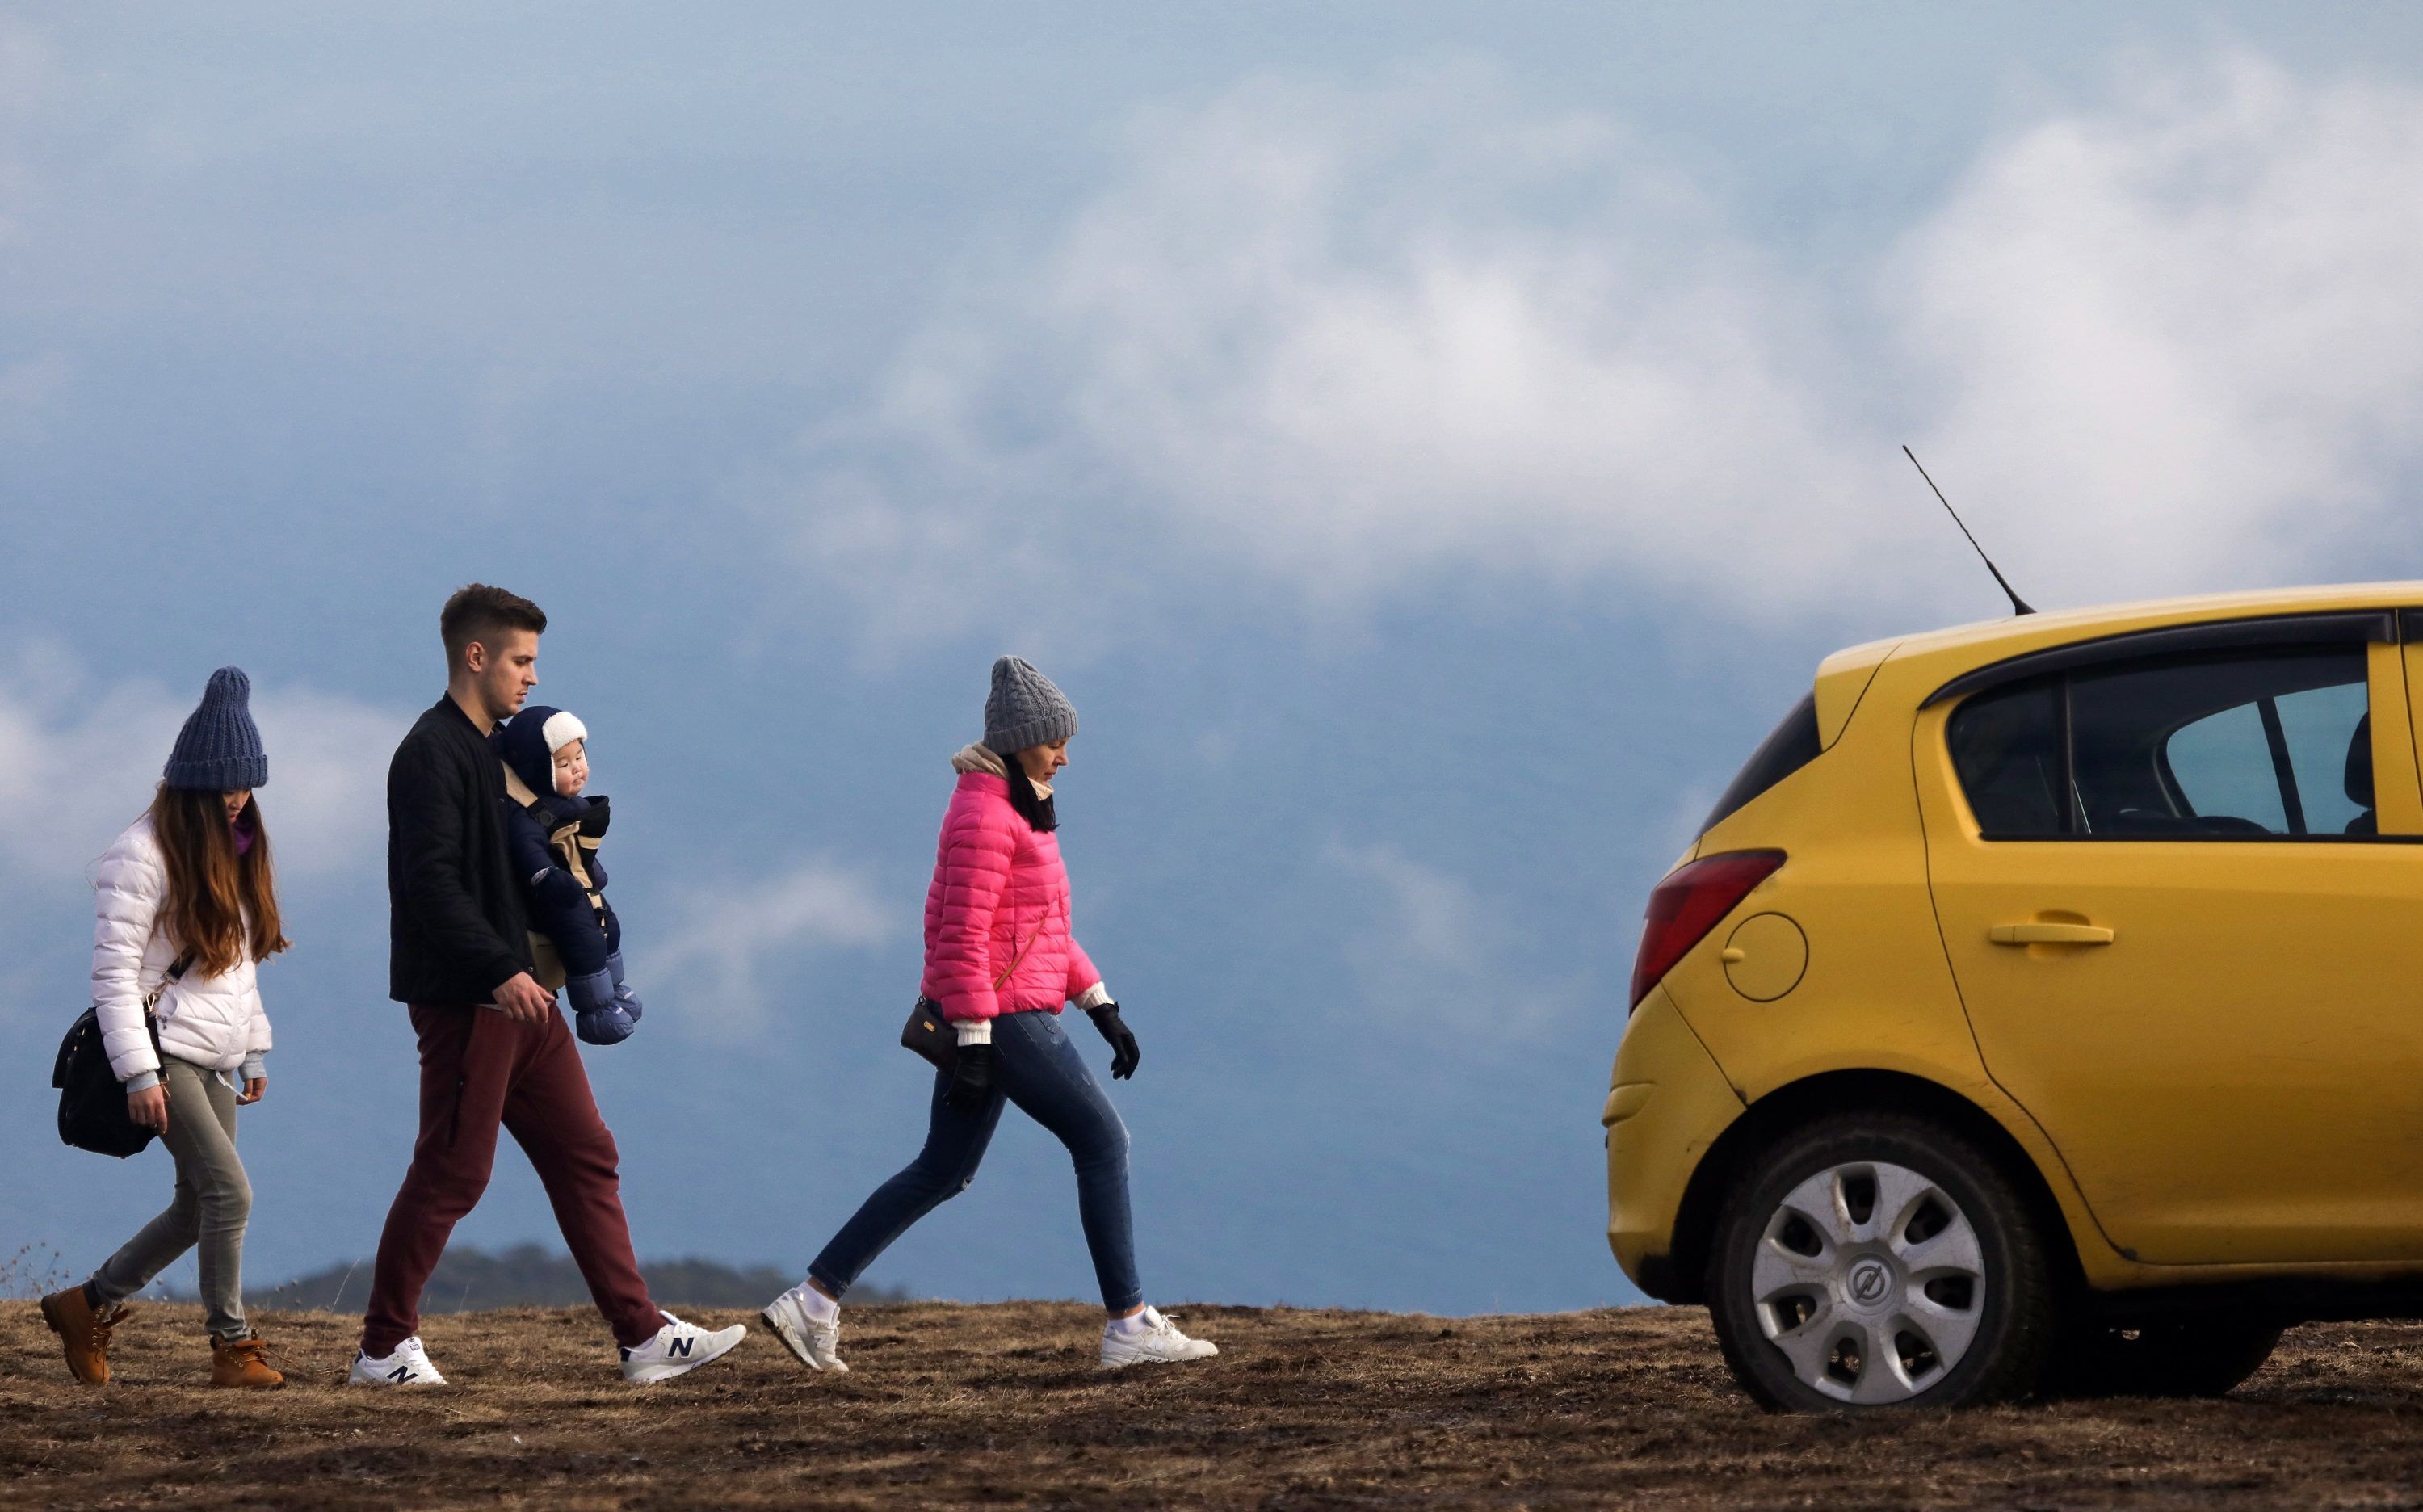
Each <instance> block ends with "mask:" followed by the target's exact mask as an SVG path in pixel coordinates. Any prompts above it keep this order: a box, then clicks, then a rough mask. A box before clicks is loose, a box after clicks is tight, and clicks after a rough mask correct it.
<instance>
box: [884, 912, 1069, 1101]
mask: <svg viewBox="0 0 2423 1512" xmlns="http://www.w3.org/2000/svg"><path fill="white" fill-rule="evenodd" d="M1042 932H1043V931H1041V930H1040V929H1038V930H1037V931H1035V933H1034V934H1030V935H1028V936H1027V937H1026V945H1021V946H1020V947H1018V953H1017V954H1016V955H1013V956H1011V957H1010V958H1009V968H1008V970H1006V971H1004V972H1003V973H1002V974H1001V975H1000V976H998V977H995V978H994V979H992V987H993V991H995V992H999V991H1001V984H1002V983H1003V982H1006V981H1007V980H1009V979H1010V976H1011V974H1012V973H1014V972H1016V971H1017V970H1018V963H1020V962H1021V961H1023V960H1025V959H1026V947H1027V946H1031V945H1033V944H1034V943H1035V942H1036V940H1037V937H1039V936H1040V935H1041V934H1042ZM900 1048H902V1049H903V1050H913V1051H915V1052H916V1053H917V1054H918V1055H921V1056H923V1057H925V1058H926V1059H928V1060H930V1061H932V1062H933V1063H934V1069H935V1070H937V1071H949V1070H951V1069H952V1068H954V1067H956V1066H957V1065H958V1063H959V1031H958V1030H957V1029H955V1028H953V1027H951V1021H950V1020H949V1019H946V1018H944V1017H943V1016H942V1004H940V1003H938V1002H936V1001H934V1000H933V999H932V998H930V997H927V996H926V995H924V994H922V993H921V994H919V995H918V996H917V1006H916V1007H915V1008H912V1009H911V1010H910V1011H909V1023H908V1027H905V1028H903V1029H902V1030H901V1031H900Z"/></svg>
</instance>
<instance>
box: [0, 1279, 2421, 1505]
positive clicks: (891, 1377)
mask: <svg viewBox="0 0 2423 1512" xmlns="http://www.w3.org/2000/svg"><path fill="white" fill-rule="evenodd" d="M1100 1316H1101V1314H1100V1313H1090V1312H1089V1311H1088V1310H1086V1309H1084V1308H1081V1307H1076V1306H1067V1305H1057V1304H1040V1303H1021V1304H1016V1305H1008V1306H998V1307H954V1306H945V1305H939V1304H920V1305H913V1306H898V1307H872V1308H863V1309H855V1310H853V1311H852V1312H851V1313H849V1314H848V1325H847V1329H846V1331H845V1332H844V1334H843V1338H842V1342H843V1346H844V1348H845V1351H846V1352H847V1356H848V1358H849V1360H850V1361H851V1363H852V1364H853V1366H854V1367H855V1369H854V1370H853V1372H852V1373H851V1374H850V1375H848V1376H846V1377H820V1376H813V1375H810V1374H809V1373H808V1372H807V1371H805V1370H803V1369H802V1368H801V1367H800V1366H799V1365H797V1364H796V1363H794V1362H793V1361H792V1360H791V1358H790V1357H789V1356H788V1355H787V1354H785V1353H784V1351H783V1350H782V1348H781V1347H780V1346H779V1345H776V1344H775V1343H774V1342H773V1340H772V1339H771V1338H769V1337H767V1336H766V1335H765V1334H764V1333H763V1331H762V1330H752V1335H751V1337H750V1339H749V1340H748V1341H747V1342H746V1343H744V1344H743V1345H741V1347H740V1348H739V1349H738V1350H737V1351H736V1352H735V1353H734V1355H733V1356H732V1357H731V1358H730V1359H728V1360H726V1361H719V1362H718V1363H716V1364H714V1365H711V1366H708V1367H706V1368H705V1369H704V1370H701V1371H699V1372H698V1373H696V1374H695V1375H693V1376H690V1377H686V1378H684V1379H682V1380H678V1381H674V1382H672V1383H670V1384H667V1385H663V1386H657V1387H648V1388H633V1387H627V1386H625V1385H623V1384H622V1383H621V1380H620V1378H619V1377H618V1376H617V1375H616V1373H615V1371H614V1368H613V1365H612V1362H611V1360H610V1352H609V1351H608V1350H607V1349H606V1348H605V1345H604V1340H603V1335H602V1330H601V1329H599V1328H598V1326H597V1324H596V1321H595V1318H594V1314H588V1313H578V1312H539V1311H526V1312H508V1313H471V1314H467V1315H464V1316H460V1317H446V1318H433V1319H431V1320H429V1321H428V1323H427V1325H426V1332H425V1334H424V1337H425V1338H426V1339H427V1341H428V1344H429V1346H430V1350H431V1353H432V1354H433V1355H434V1357H435V1358H436V1361H437V1362H438V1364H439V1365H440V1367H441V1368H443V1369H444V1370H446V1371H447V1372H448V1373H449V1374H450V1375H451V1377H453V1379H454V1381H455V1383H456V1384H455V1385H454V1386H453V1387H451V1389H449V1390H446V1391H443V1392H431V1393H397V1394H388V1393H367V1392H357V1391H348V1390H344V1389H341V1388H340V1384H339V1383H340V1380H341V1379H342V1376H343V1369H344V1364H345V1361H347V1359H348V1358H349V1355H350V1352H351V1348H352V1344H353V1335H354V1330H355V1329H356V1327H357V1326H358V1324H357V1320H356V1319H354V1318H350V1317H343V1316H338V1315H334V1314H330V1313H284V1314H264V1315H262V1316H261V1317H259V1318H257V1319H256V1322H257V1323H258V1324H259V1325H260V1326H261V1330H262V1332H263V1333H264V1334H265V1335H266V1336H267V1338H268V1339H269V1341H270V1344H271V1346H272V1357H271V1358H272V1359H273V1361H276V1362H277V1364H279V1365H280V1366H282V1367H283V1368H284V1369H285V1370H286V1371H287V1373H288V1375H289V1377H290V1378H291V1380H292V1384H291V1385H290V1386H289V1388H288V1389H287V1390H285V1391H283V1392H279V1393H274V1394H264V1395H244V1394H239V1393H230V1392H213V1391H209V1390H207V1389H203V1388H201V1387H199V1386H198V1384H197V1383H198V1382H202V1381H206V1380H207V1379H208V1377H209V1365H210V1360H209V1351H208V1349H207V1348H206V1346H205V1345H204V1344H203V1341H202V1336H201V1334H200V1332H199V1329H200V1320H199V1317H198V1313H195V1311H194V1310H192V1309H190V1308H178V1307H168V1306H154V1307H147V1308H146V1309H145V1310H144V1313H143V1315H142V1316H140V1317H138V1318H136V1319H135V1320H133V1321H132V1322H131V1323H129V1324H128V1325H127V1327H126V1328H124V1329H121V1330H120V1332H119V1342H118V1347H117V1351H116V1355H117V1364H118V1380H117V1381H116V1382H115V1383H113V1384H112V1385H110V1386H109V1387H107V1388H104V1389H101V1390H87V1389H84V1388H80V1387H78V1386H76V1385H75V1384H74V1383H73V1382H72V1381H71V1379H70V1378H69V1377H68V1375H67V1372H66V1370H65V1368H64V1367H63V1366H62V1365H61V1364H60V1362H59V1361H58V1357H57V1354H56V1351H55V1348H54V1347H53V1343H54V1341H53V1340H52V1337H51V1335H50V1334H49V1333H48V1332H47V1331H45V1330H44V1329H43V1327H42V1323H41V1319H40V1316H39V1315H38V1314H37V1313H36V1312H35V1310H34V1308H33V1306H32V1305H31V1304H29V1303H7V1304H0V1506H9V1507H21V1506H22V1507H35V1506H41V1507H74V1508H92V1507H115V1506H125V1507H142V1508H147V1509H150V1508H168V1507H189V1506H210V1507H214V1508H224V1507H295V1508H354V1507H372V1506H414V1507H420V1506H427V1507H472V1506H476V1507H482V1508H509V1507H541V1506H544V1507H617V1508H623V1507H628V1508H651V1507H688V1506H741V1507H775V1506H782V1507H800V1506H819V1507H822V1506H840V1507H911V1506H914V1507H933V1506H969V1505H985V1506H998V1505H1003V1504H1025V1505H1035V1506H1260V1507H1347V1506H1354V1507H1367V1506H1396V1505H1407V1504H1421V1503H1442V1504H1465V1505H1488V1506H1504V1507H1519V1506H1527V1505H1528V1506H1570V1505H1577V1504H1592V1505H1603V1506H1656V1507H1660V1508H1669V1507H1718V1506H1721V1507H1728V1508H1734V1507H1804V1506H1822V1507H1987V1506H1991V1507H2046V1508H2051V1507H2099V1506H2119V1505H2128V1506H2135V1507H2178V1508H2189V1507H2194V1508H2211V1507H2256V1506H2266V1507H2270V1506H2296V1507H2390V1506H2397V1507H2413V1506H2418V1505H2423V1328H2417V1327H2414V1326H2408V1325H2402V1324H2364V1325H2353V1326H2336V1325H2334V1326H2316V1327H2309V1328H2305V1329H2298V1330H2297V1331H2295V1332H2294V1333H2291V1334H2290V1335H2289V1336H2288V1341H2287V1342H2286V1343H2284V1344H2283V1345H2282V1346H2281V1348H2280V1351H2279V1352H2278V1353H2277V1354H2276V1355H2274V1356H2273V1361H2272V1362H2271V1363H2270V1364H2269V1365H2267V1366H2266V1367H2265V1368H2264V1370H2263V1371H2262V1373H2261V1374H2259V1375H2257V1377H2255V1378H2254V1379H2253V1380H2251V1381H2249V1382H2247V1384H2245V1385H2244V1386H2242V1387H2241V1388H2239V1390H2238V1391H2237V1392H2236V1393H2233V1394H2232V1395H2231V1396H2229V1397H2228V1398H2226V1399H2225V1400H2221V1401H2214V1402H2187V1403H2179V1402H2142V1401H2136V1402H2095V1403H2087V1402H2073V1403H2062V1404H2056V1405H2051V1406H2033V1407H2019V1408H2007V1409H1994V1410H1990V1411H1979V1412H1968V1413H1955V1414H1910V1415H1894V1416H1883V1417H1875V1416H1871V1417H1864V1418H1860V1419H1856V1420H1846V1419H1841V1418H1783V1417H1771V1416H1768V1415H1766V1414H1764V1413H1762V1412H1760V1411H1758V1410H1757V1409H1754V1408H1752V1407H1751V1406H1750V1403H1749V1402H1748V1401H1747V1400H1746V1399H1745V1398H1744V1397H1743V1396H1742V1395H1741V1394H1740V1393H1738V1392H1736V1391H1735V1390H1734V1387H1733V1385H1732V1383H1731V1381H1730V1380H1729V1379H1728V1378H1727V1377H1726V1375H1725V1372H1724V1367H1723V1365H1722V1364H1721V1362H1720V1361H1718V1357H1717V1350H1716V1345H1715V1341H1714V1340H1713V1338H1711V1336H1710V1334H1709V1331H1708V1324H1707V1317H1706V1314H1704V1313H1701V1312H1700V1311H1698V1310H1697V1309H1684V1308H1674V1309H1657V1310H1651V1309H1644V1310H1639V1311H1623V1312H1607V1313H1574V1314H1567V1315H1562V1316H1552V1317H1515V1318H1472V1319H1462V1318H1431V1317H1420V1316H1407V1315H1402V1314H1386V1313H1321V1312H1294V1311H1288V1310H1277V1311H1267V1312H1266V1311H1260V1310H1255V1309H1243V1308H1217V1307H1198V1308H1190V1309H1187V1310H1185V1321H1186V1326H1187V1327H1188V1328H1189V1329H1191V1330H1195V1331H1199V1332H1200V1333H1202V1334H1203V1335H1205V1336H1207V1337H1211V1338H1213V1339H1216V1340H1218V1341H1219V1343H1220V1345H1221V1347H1222V1351H1223V1353H1222V1355H1221V1357H1220V1358H1219V1359H1218V1360H1216V1361H1208V1362H1206V1363H1203V1364H1199V1365H1189V1366H1177V1367H1167V1368H1163V1369H1158V1370H1149V1371H1146V1370H1138V1371H1131V1372H1127V1373H1123V1374H1118V1375H1109V1374H1104V1373H1101V1372H1098V1371H1097V1370H1095V1369H1094V1368H1093V1345H1094V1336H1095V1332H1096V1330H1097V1329H1098V1328H1099V1327H1100V1324H1099V1322H1098V1321H1096V1320H1098V1319H1099V1318H1100ZM744 1320H745V1321H750V1322H752V1323H753V1322H754V1320H753V1318H746V1316H745V1315H744V1314H738V1313H734V1314H728V1315H718V1316H716V1317H714V1318H712V1319H707V1318H705V1317H704V1316H703V1317H702V1321H714V1322H733V1321H744Z"/></svg>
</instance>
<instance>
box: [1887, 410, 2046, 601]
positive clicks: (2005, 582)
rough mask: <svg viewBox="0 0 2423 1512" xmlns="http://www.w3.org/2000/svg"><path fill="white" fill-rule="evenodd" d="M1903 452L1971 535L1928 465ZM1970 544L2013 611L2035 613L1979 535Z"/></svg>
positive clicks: (1906, 451)
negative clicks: (1978, 540) (1978, 537)
mask: <svg viewBox="0 0 2423 1512" xmlns="http://www.w3.org/2000/svg"><path fill="white" fill-rule="evenodd" d="M1901 454H1902V455H1904V456H1906V457H1908V458H1909V465H1910V466H1911V467H1914V468H1916V469H1918V475H1919V476H1920V477H1922V478H1926V485H1927V487H1928V488H1930V489H1933V490H1934V493H1935V501H1936V502H1937V503H1940V504H1941V505H1942V506H1943V512H1944V513H1945V514H1947V515H1949V516H1951V517H1952V523H1953V524H1955V525H1958V526H1959V527H1960V533H1961V534H1963V535H1969V527H1968V525H1967V524H1966V523H1964V522H1963V521H1962V520H1961V518H1960V511H1958V510H1956V509H1955V508H1953V507H1952V501H1951V500H1949V499H1946V498H1944V497H1943V490H1942V489H1940V488H1937V487H1936V486H1935V480H1934V479H1933V478H1927V476H1926V466H1925V464H1924V463H1922V462H1921V461H1919V459H1918V454H1917V453H1916V452H1913V451H1911V450H1910V449H1909V448H1908V447H1907V446H1904V447H1903V448H1902V449H1901ZM1969 545H1970V547H1971V549H1973V550H1975V551H1976V553H1977V560H1978V561H1980V562H1983V563H1984V564H1986V570H1987V571H1988V572H1990V573H1992V574H1993V575H1994V581H1996V582H1998V583H2000V584H2002V588H2003V593H2005V594H2008V595H2009V596H2010V599H2011V613H2014V614H2033V613H2035V609H2033V608H2031V607H2030V606H2029V604H2028V601H2027V600H2026V599H2024V598H2022V597H2019V594H2018V592H2017V591H2016V590H2014V589H2013V588H2012V587H2011V581H2010V580H2009V579H2008V578H2005V577H2003V569H2002V568H2000V567H1998V566H1996V565H1994V559H1993V558H1992V557H1989V556H1987V554H1986V549H1985V548H1984V547H1982V546H1979V545H1978V544H1977V537H1975V536H1974V535H1969Z"/></svg>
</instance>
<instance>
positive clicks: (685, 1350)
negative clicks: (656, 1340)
mask: <svg viewBox="0 0 2423 1512" xmlns="http://www.w3.org/2000/svg"><path fill="white" fill-rule="evenodd" d="M697 1342H698V1341H697V1340H695V1339H670V1340H667V1341H666V1343H665V1358H666V1359H667V1360H671V1359H672V1358H673V1356H675V1355H679V1356H681V1357H682V1358H683V1359H685V1360H687V1359H689V1346H690V1345H693V1344H696V1343H697Z"/></svg>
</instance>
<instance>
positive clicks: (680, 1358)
mask: <svg viewBox="0 0 2423 1512" xmlns="http://www.w3.org/2000/svg"><path fill="white" fill-rule="evenodd" d="M657 1316H658V1317H660V1318H663V1319H664V1320H665V1326H664V1327H663V1328H661V1329H657V1336H656V1337H655V1338H653V1339H651V1340H649V1341H648V1342H647V1343H646V1344H643V1345H640V1347H638V1348H637V1349H626V1350H624V1351H623V1378H624V1379H625V1380H626V1381H630V1382H633V1383H634V1384H636V1385H641V1386H647V1385H652V1384H654V1383H655V1382H657V1381H666V1380H671V1379H673V1377H675V1376H680V1375H683V1374H686V1373H688V1372H689V1371H693V1370H696V1369H697V1368H698V1367H699V1366H701V1365H704V1364H706V1363H708V1362H709V1361H717V1360H721V1359H722V1358H723V1357H724V1356H725V1355H728V1354H730V1353H731V1352H732V1346H733V1345H736V1344H738V1343H739V1342H740V1341H741V1340H742V1339H744V1338H746V1337H747V1336H748V1333H749V1330H748V1329H745V1328H743V1327H741V1326H740V1325H739V1324H737V1323H736V1324H734V1325H733V1326H732V1327H730V1328H728V1329H717V1330H715V1331H714V1332H713V1333H709V1332H708V1331H707V1330H706V1329H702V1328H700V1327H698V1326H697V1325H696V1324H692V1323H684V1322H683V1321H682V1320H681V1319H679V1318H677V1317H675V1316H673V1314H672V1313H668V1312H666V1311H665V1310H664V1309H663V1308H658V1309H657Z"/></svg>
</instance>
